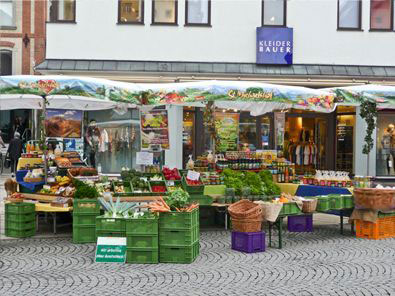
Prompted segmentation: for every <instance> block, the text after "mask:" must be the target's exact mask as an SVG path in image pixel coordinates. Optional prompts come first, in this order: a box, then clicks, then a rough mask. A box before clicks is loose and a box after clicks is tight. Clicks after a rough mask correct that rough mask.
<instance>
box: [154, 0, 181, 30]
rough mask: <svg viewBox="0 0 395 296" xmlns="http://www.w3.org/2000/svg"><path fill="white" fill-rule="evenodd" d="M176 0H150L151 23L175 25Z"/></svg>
mask: <svg viewBox="0 0 395 296" xmlns="http://www.w3.org/2000/svg"><path fill="white" fill-rule="evenodd" d="M177 13H178V2H177V0H152V24H157V25H177Z"/></svg>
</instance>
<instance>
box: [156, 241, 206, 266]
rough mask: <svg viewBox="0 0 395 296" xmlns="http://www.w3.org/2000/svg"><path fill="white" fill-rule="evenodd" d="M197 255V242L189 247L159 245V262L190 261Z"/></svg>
mask: <svg viewBox="0 0 395 296" xmlns="http://www.w3.org/2000/svg"><path fill="white" fill-rule="evenodd" d="M198 256H199V242H197V243H195V244H193V245H192V246H189V247H167V246H166V247H160V248H159V262H161V263H192V262H193V261H195V259H196V258H197V257H198Z"/></svg>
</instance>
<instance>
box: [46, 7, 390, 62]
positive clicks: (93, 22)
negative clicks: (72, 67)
mask: <svg viewBox="0 0 395 296" xmlns="http://www.w3.org/2000/svg"><path fill="white" fill-rule="evenodd" d="M76 1H77V9H76V10H77V15H76V21H77V24H48V25H47V58H49V59H56V58H58V59H108V60H142V61H199V62H245V63H255V55H256V54H255V47H256V44H255V43H256V37H255V34H256V33H255V32H256V27H258V26H260V25H261V0H231V1H230V0H212V1H211V2H212V9H211V11H212V17H211V23H212V27H211V28H207V27H203V28H201V27H185V26H184V24H185V1H184V0H180V1H179V2H178V5H179V6H178V26H151V21H152V20H151V5H152V2H151V1H150V0H147V1H145V10H144V12H145V13H144V14H145V17H144V22H145V25H144V26H141V25H117V24H116V23H117V16H118V7H117V6H118V5H117V0H95V1H89V0H76ZM362 6H363V17H362V22H363V24H362V28H363V31H347V32H342V31H337V1H336V0H321V1H318V0H288V8H287V25H288V26H289V27H293V28H294V63H295V64H298V63H303V64H313V63H314V64H348V65H350V64H353V65H383V66H390V65H392V66H395V33H394V32H369V14H370V11H369V9H370V4H369V0H364V1H363V5H362Z"/></svg>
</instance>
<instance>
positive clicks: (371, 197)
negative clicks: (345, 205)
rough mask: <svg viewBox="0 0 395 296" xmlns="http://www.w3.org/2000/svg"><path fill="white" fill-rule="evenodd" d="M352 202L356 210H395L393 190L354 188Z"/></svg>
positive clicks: (394, 193) (394, 191)
mask: <svg viewBox="0 0 395 296" xmlns="http://www.w3.org/2000/svg"><path fill="white" fill-rule="evenodd" d="M354 202H355V207H356V208H357V209H371V210H376V211H380V210H381V211H386V210H387V211H388V210H392V209H395V189H376V188H355V189H354Z"/></svg>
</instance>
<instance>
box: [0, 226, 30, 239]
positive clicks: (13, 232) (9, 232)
mask: <svg viewBox="0 0 395 296" xmlns="http://www.w3.org/2000/svg"><path fill="white" fill-rule="evenodd" d="M35 234H36V229H35V228H32V229H27V230H20V229H11V228H5V236H8V237H17V238H26V237H31V236H34V235H35Z"/></svg>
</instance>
